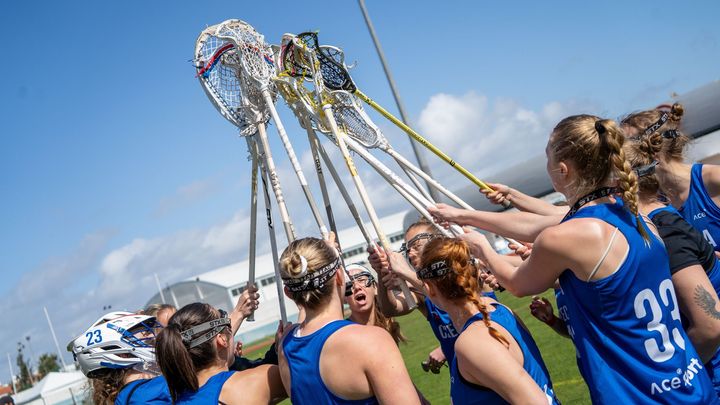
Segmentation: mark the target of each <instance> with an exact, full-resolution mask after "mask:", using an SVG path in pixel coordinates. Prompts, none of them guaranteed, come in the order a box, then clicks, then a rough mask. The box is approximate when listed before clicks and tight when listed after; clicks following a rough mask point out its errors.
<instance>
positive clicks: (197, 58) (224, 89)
mask: <svg viewBox="0 0 720 405" xmlns="http://www.w3.org/2000/svg"><path fill="white" fill-rule="evenodd" d="M223 24H224V23H223ZM223 24H217V25H212V26H210V27H207V28H206V29H205V30H203V31H202V32H201V33H200V35H199V36H198V38H197V40H196V41H195V55H194V58H193V63H194V65H195V69H196V71H197V78H198V79H199V80H200V85H201V86H202V88H203V90H204V91H205V94H206V95H207V96H208V98H209V99H210V101H211V102H212V104H213V105H214V106H215V108H216V109H217V110H218V111H219V112H220V114H221V115H222V116H223V117H225V119H227V120H228V121H230V122H231V123H232V124H233V125H235V126H236V127H238V129H239V130H240V135H241V136H250V135H253V134H255V132H257V125H258V124H260V123H263V124H264V123H266V122H267V121H268V120H269V119H270V114H269V112H267V109H259V108H258V104H257V102H256V100H257V95H256V94H253V95H250V94H248V93H249V92H251V91H253V89H254V86H252V85H251V83H249V82H248V79H249V78H248V77H247V75H244V74H242V67H241V65H242V60H241V57H240V54H239V53H238V52H237V47H236V45H235V44H234V43H233V42H232V41H230V40H228V39H225V38H221V37H220V36H219V35H218V31H219V30H220V28H221V26H222V25H223Z"/></svg>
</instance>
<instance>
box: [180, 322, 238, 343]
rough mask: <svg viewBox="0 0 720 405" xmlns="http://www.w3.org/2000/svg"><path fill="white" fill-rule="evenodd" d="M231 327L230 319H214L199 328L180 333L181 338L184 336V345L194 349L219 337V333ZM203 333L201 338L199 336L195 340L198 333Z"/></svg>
mask: <svg viewBox="0 0 720 405" xmlns="http://www.w3.org/2000/svg"><path fill="white" fill-rule="evenodd" d="M229 326H230V318H228V317H226V316H223V317H221V318H218V319H213V320H212V321H209V322H205V323H202V324H200V325H197V326H193V327H192V328H190V329H186V330H184V331H182V332H180V336H182V340H183V343H185V344H186V345H188V348H190V349H192V348H193V347H195V346H199V345H201V344H203V343H205V342H207V341H208V340H210V339H212V338H213V337H215V335H217V334H218V333H220V332H222V330H223V329H225V327H229ZM202 332H205V333H203V334H202V335H200V336H197V337H195V338H193V336H195V335H197V334H198V333H202Z"/></svg>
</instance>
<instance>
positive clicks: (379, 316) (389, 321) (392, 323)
mask: <svg viewBox="0 0 720 405" xmlns="http://www.w3.org/2000/svg"><path fill="white" fill-rule="evenodd" d="M374 311H375V326H379V327H381V328H383V329H385V330H386V331H388V333H389V334H390V336H392V338H393V340H394V341H395V344H396V345H399V344H400V342H403V343H404V342H407V338H406V337H405V335H403V333H402V331H401V330H400V324H399V323H398V322H397V321H396V320H395V318H393V317H391V316H387V317H386V316H385V315H384V314H383V313H382V311H380V306H379V305H378V302H377V297H376V298H375V309H374Z"/></svg>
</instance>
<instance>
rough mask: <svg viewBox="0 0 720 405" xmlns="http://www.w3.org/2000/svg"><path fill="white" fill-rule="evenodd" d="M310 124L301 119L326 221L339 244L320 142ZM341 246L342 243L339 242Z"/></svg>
mask: <svg viewBox="0 0 720 405" xmlns="http://www.w3.org/2000/svg"><path fill="white" fill-rule="evenodd" d="M311 125H312V124H311V123H310V122H309V120H307V119H303V126H304V127H305V131H306V132H307V137H308V143H309V144H310V152H311V153H312V157H313V164H314V165H315V172H316V173H317V177H318V183H320V192H321V193H322V198H323V203H324V204H325V213H326V215H327V217H328V223H329V224H330V230H332V231H333V232H334V233H335V240H336V241H337V242H338V244H340V239H339V238H340V236H339V235H338V230H337V225H336V224H335V215H334V214H333V210H332V204H331V203H330V193H328V190H327V182H326V181H325V173H323V169H322V162H321V161H320V153H319V152H318V144H319V143H320V142H319V141H318V139H317V137H316V136H315V131H313V129H312V126H311ZM340 246H342V244H340Z"/></svg>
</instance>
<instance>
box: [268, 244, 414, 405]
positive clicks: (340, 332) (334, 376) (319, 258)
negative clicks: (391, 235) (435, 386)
mask: <svg viewBox="0 0 720 405" xmlns="http://www.w3.org/2000/svg"><path fill="white" fill-rule="evenodd" d="M280 268H281V275H282V279H283V282H284V284H285V292H286V294H287V295H288V297H289V298H290V299H292V300H293V301H294V302H295V303H296V304H297V305H298V306H300V307H302V308H303V309H304V311H305V317H304V319H303V321H302V322H301V323H300V324H298V325H296V326H295V327H293V328H291V329H290V330H289V331H288V332H287V333H286V334H285V337H284V338H283V340H282V343H281V344H280V345H279V348H280V351H279V353H278V354H279V359H280V373H281V375H282V380H283V384H284V385H285V388H286V389H287V391H288V392H289V393H290V400H291V401H292V402H293V403H294V404H337V403H347V404H372V403H378V401H379V402H382V403H392V404H400V403H402V404H419V403H420V401H419V398H418V395H417V393H416V392H415V388H414V387H413V384H412V382H411V381H410V376H409V375H408V372H407V370H406V369H405V365H404V363H403V359H402V357H401V356H400V351H399V350H398V348H397V346H396V345H395V342H394V341H393V339H392V337H391V336H390V334H388V333H387V332H386V331H385V330H383V329H381V328H377V327H373V326H365V325H358V324H355V323H353V322H351V321H347V320H344V319H343V309H342V300H343V296H344V294H345V280H344V276H343V269H342V266H341V261H340V256H339V254H338V252H337V250H336V249H335V248H333V247H332V243H329V242H326V241H324V240H321V239H316V238H303V239H298V240H295V241H294V242H292V243H291V244H290V245H289V246H288V247H287V248H286V249H285V251H284V252H283V254H282V256H281V257H280Z"/></svg>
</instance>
